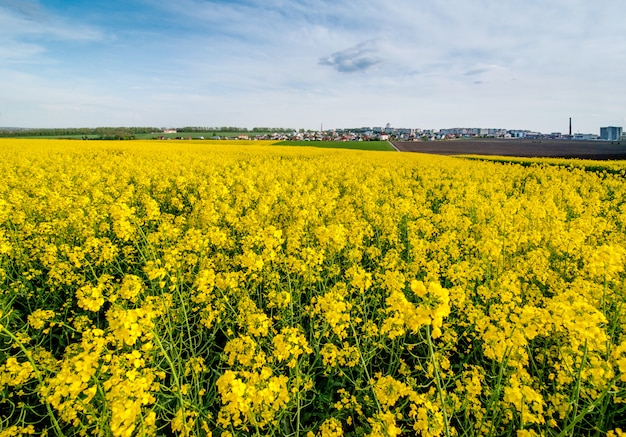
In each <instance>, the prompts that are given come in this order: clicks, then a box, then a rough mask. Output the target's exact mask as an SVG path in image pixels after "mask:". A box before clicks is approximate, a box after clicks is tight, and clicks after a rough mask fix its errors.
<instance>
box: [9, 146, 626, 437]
mask: <svg viewBox="0 0 626 437" xmlns="http://www.w3.org/2000/svg"><path fill="white" fill-rule="evenodd" d="M0 149H1V152H2V153H1V154H0V412H1V415H0V436H5V435H6V436H9V435H24V434H35V435H45V434H47V435H67V436H85V435H111V436H132V435H145V436H153V435H162V434H164V433H165V434H174V435H180V436H187V435H189V436H191V435H211V434H213V435H216V436H220V435H221V436H224V437H228V436H239V435H250V434H255V435H307V436H309V437H313V436H341V435H356V436H367V435H372V436H376V435H380V436H397V435H420V436H424V437H426V436H444V435H445V436H454V435H466V436H471V435H491V436H494V435H505V436H513V435H518V436H526V435H527V436H532V435H548V436H550V435H554V436H557V435H592V434H593V435H604V434H606V435H622V434H623V432H622V430H623V429H626V422H625V421H624V404H625V403H626V330H625V329H624V327H625V326H626V311H625V310H624V308H626V288H625V287H624V284H625V283H626V270H625V269H624V264H625V262H626V233H625V232H624V231H625V230H626V184H625V183H624V177H625V176H626V163H624V162H611V163H595V164H593V165H592V164H590V163H588V162H577V161H562V160H523V161H517V160H515V159H499V160H497V161H494V162H489V161H485V160H478V159H461V158H454V157H442V156H429V155H419V154H401V153H394V152H365V151H350V150H338V149H337V150H332V149H315V148H308V147H305V148H296V147H293V148H289V147H279V146H273V145H272V144H271V143H270V142H243V141H238V142H212V141H202V142H176V141H168V142H153V141H132V142H108V141H89V142H87V141H64V140H55V141H49V140H1V141H0Z"/></svg>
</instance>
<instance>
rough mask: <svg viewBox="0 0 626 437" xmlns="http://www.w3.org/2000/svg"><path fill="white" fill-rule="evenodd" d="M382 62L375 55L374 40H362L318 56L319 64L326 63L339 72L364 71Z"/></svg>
mask: <svg viewBox="0 0 626 437" xmlns="http://www.w3.org/2000/svg"><path fill="white" fill-rule="evenodd" d="M381 62H382V59H381V58H380V57H378V56H377V55H376V49H375V47H374V41H363V42H362V43H360V44H357V45H355V46H353V47H349V48H347V49H345V50H341V51H339V52H335V53H333V54H331V55H330V56H325V57H323V58H320V60H319V64H320V65H327V66H329V67H332V68H334V69H335V70H337V71H338V72H340V73H354V72H357V71H366V70H369V69H370V68H372V67H373V66H375V65H378V64H380V63H381Z"/></svg>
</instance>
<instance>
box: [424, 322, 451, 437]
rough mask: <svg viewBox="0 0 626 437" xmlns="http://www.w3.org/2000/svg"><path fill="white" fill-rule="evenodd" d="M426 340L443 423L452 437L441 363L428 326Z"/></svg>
mask: <svg viewBox="0 0 626 437" xmlns="http://www.w3.org/2000/svg"><path fill="white" fill-rule="evenodd" d="M426 340H427V341H428V353H429V355H430V359H431V360H432V363H433V369H434V372H435V383H436V384H437V393H438V394H439V401H440V402H441V412H442V413H443V422H444V424H445V426H446V437H450V424H449V423H448V413H447V411H446V402H445V398H444V396H443V386H442V384H441V377H440V375H439V363H438V362H437V358H435V347H434V345H433V340H432V337H431V335H430V325H427V326H426Z"/></svg>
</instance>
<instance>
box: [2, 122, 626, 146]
mask: <svg viewBox="0 0 626 437" xmlns="http://www.w3.org/2000/svg"><path fill="white" fill-rule="evenodd" d="M0 137H61V138H76V139H86V140H87V139H190V140H191V139H207V140H208V139H215V140H217V139H240V140H255V139H256V140H276V141H282V140H297V141H445V140H455V139H472V138H494V139H517V138H524V139H532V140H550V139H552V140H573V141H576V140H584V141H596V140H597V141H613V142H624V141H626V133H625V132H624V131H623V129H622V127H621V126H606V127H601V128H600V131H599V133H598V134H592V133H588V134H583V133H572V132H571V120H570V131H569V132H568V133H561V132H551V133H542V132H535V131H531V130H509V129H492V128H465V127H461V128H449V129H419V128H399V127H393V126H392V125H391V124H390V123H387V125H386V126H385V127H360V128H345V129H323V127H322V126H320V129H319V130H305V129H291V128H267V127H255V128H253V129H248V128H240V127H189V126H187V127H179V128H156V127H98V128H39V129H37V128H35V129H31V128H8V127H0Z"/></svg>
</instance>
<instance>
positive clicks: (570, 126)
mask: <svg viewBox="0 0 626 437" xmlns="http://www.w3.org/2000/svg"><path fill="white" fill-rule="evenodd" d="M569 138H570V139H572V117H570V118H569Z"/></svg>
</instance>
